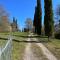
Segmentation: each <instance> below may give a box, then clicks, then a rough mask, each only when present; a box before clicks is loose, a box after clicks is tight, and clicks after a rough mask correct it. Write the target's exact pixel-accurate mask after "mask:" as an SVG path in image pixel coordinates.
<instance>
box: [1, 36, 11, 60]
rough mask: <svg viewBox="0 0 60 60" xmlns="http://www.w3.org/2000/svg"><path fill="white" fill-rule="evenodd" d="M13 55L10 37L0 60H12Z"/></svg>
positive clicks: (2, 50) (2, 49)
mask: <svg viewBox="0 0 60 60" xmlns="http://www.w3.org/2000/svg"><path fill="white" fill-rule="evenodd" d="M11 55H12V37H10V38H9V39H8V41H7V43H6V45H5V47H3V48H1V51H0V60H11Z"/></svg>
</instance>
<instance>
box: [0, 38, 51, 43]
mask: <svg viewBox="0 0 60 60" xmlns="http://www.w3.org/2000/svg"><path fill="white" fill-rule="evenodd" d="M25 38H27V37H25ZM28 38H30V39H31V41H26V40H21V41H20V40H17V39H13V41H15V42H19V43H23V42H24V43H48V42H51V41H48V40H47V41H45V40H37V41H33V40H32V38H36V37H28ZM0 39H1V40H8V38H1V37H0Z"/></svg>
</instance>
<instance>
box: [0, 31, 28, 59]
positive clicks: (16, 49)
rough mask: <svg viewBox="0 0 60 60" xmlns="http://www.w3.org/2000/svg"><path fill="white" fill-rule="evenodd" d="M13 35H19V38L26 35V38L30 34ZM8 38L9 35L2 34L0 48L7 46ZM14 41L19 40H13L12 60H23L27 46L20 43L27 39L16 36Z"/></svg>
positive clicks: (0, 35) (17, 33) (0, 34)
mask: <svg viewBox="0 0 60 60" xmlns="http://www.w3.org/2000/svg"><path fill="white" fill-rule="evenodd" d="M13 35H18V36H23V35H25V36H28V33H25V32H24V33H22V32H15V33H13ZM8 36H9V33H0V47H1V46H3V45H5V44H6V42H7V39H8ZM5 38H6V39H5ZM13 38H14V37H13ZM14 39H15V40H17V41H14V40H13V45H12V47H13V49H12V60H23V58H22V56H23V53H24V49H25V45H26V44H25V43H24V42H19V41H23V40H26V39H27V38H23V37H17V36H15V38H14ZM18 40H19V41H18Z"/></svg>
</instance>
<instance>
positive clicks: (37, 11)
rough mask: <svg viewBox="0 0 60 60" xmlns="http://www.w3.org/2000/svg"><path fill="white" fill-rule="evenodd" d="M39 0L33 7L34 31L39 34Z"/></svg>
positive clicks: (40, 15) (40, 16)
mask: <svg viewBox="0 0 60 60" xmlns="http://www.w3.org/2000/svg"><path fill="white" fill-rule="evenodd" d="M41 18H42V14H41V1H40V0H37V6H36V7H35V15H34V21H33V23H34V27H35V33H37V34H39V35H41Z"/></svg>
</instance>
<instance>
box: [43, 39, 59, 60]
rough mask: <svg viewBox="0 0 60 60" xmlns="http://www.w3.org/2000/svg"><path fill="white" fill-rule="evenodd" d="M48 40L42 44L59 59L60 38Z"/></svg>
mask: <svg viewBox="0 0 60 60" xmlns="http://www.w3.org/2000/svg"><path fill="white" fill-rule="evenodd" d="M50 41H51V42H47V43H43V44H44V45H45V46H46V47H47V48H48V49H49V50H50V51H51V52H52V53H53V54H54V55H55V56H56V57H57V59H58V60H60V40H58V39H50Z"/></svg>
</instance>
